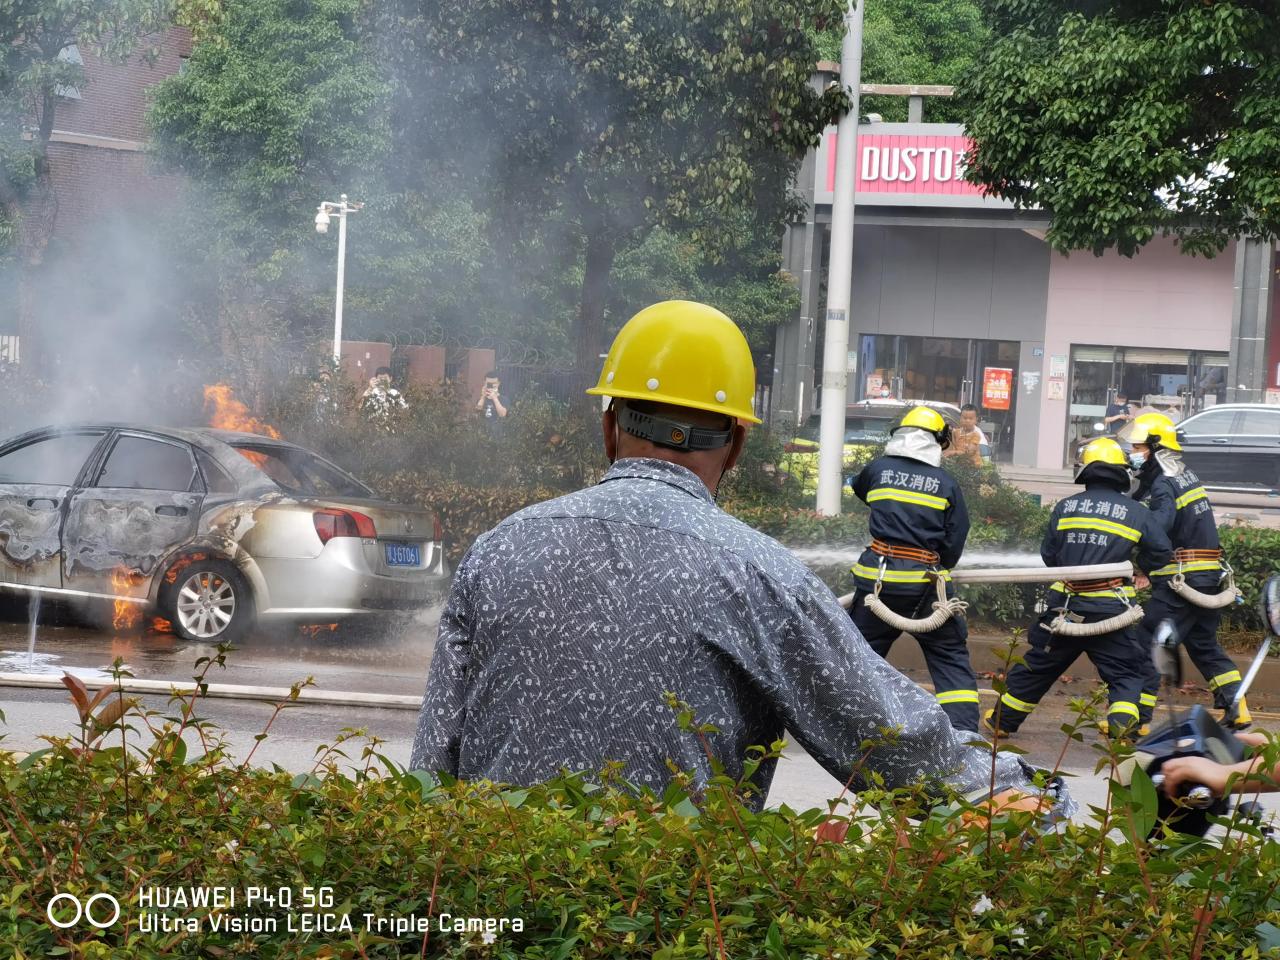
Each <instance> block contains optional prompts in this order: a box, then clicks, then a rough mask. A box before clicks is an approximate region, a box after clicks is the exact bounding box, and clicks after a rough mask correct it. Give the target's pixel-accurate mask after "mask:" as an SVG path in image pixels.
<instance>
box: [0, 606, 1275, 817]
mask: <svg viewBox="0 0 1280 960" xmlns="http://www.w3.org/2000/svg"><path fill="white" fill-rule="evenodd" d="M438 617H439V609H438V608H436V609H434V610H431V611H427V612H424V613H423V614H421V615H419V616H418V617H416V618H414V619H412V620H406V621H404V622H402V623H400V624H398V625H397V626H396V627H395V628H394V629H392V630H391V631H389V632H378V631H374V630H371V629H369V628H367V627H363V626H360V625H358V624H357V625H351V626H343V627H339V628H338V629H336V630H329V629H327V628H319V629H316V628H309V629H308V628H297V627H288V628H280V629H275V630H259V631H257V632H255V634H254V635H253V636H251V637H250V638H249V639H248V640H247V641H246V642H245V643H244V644H243V645H242V646H241V647H240V648H238V649H236V650H233V651H232V652H231V653H230V654H228V657H227V666H226V668H225V669H219V668H216V667H215V668H214V669H213V670H211V671H210V673H209V675H208V677H207V680H208V681H209V682H210V683H214V684H247V685H261V686H270V687H283V688H287V687H288V686H290V685H291V684H293V683H295V682H298V681H300V680H303V679H305V678H306V677H308V676H311V677H314V679H315V682H316V685H317V688H319V689H321V690H331V691H355V692H364V693H393V694H403V695H409V696H419V695H421V693H422V690H423V688H424V686H425V683H426V674H427V668H428V665H429V662H430V656H431V651H432V647H433V641H434V637H435V630H436V623H437V621H438ZM26 644H27V624H26V623H22V622H17V621H12V620H11V621H0V673H14V672H36V673H44V674H47V675H50V676H58V675H60V674H61V672H62V671H63V670H68V671H69V672H72V673H75V674H79V675H82V676H86V677H94V676H97V677H101V676H103V675H104V673H106V674H108V675H109V670H110V664H111V663H112V661H113V660H114V659H116V658H117V657H119V658H121V659H122V660H123V661H124V664H125V665H126V667H127V668H128V670H129V671H130V672H131V673H132V674H133V675H134V676H135V677H137V678H141V679H149V680H162V681H170V682H181V681H189V680H190V679H191V677H192V675H193V673H194V672H195V661H196V659H197V658H199V657H208V656H213V655H215V654H216V650H215V648H214V647H212V646H210V645H208V644H199V643H186V642H183V641H180V640H178V639H177V638H175V637H173V636H172V635H171V634H167V633H160V632H156V631H155V630H153V629H145V630H134V631H119V632H106V633H104V632H100V631H97V630H93V629H90V628H87V627H85V626H82V625H77V624H75V623H73V622H72V623H64V624H62V625H53V626H42V627H41V628H40V630H39V632H38V634H37V640H36V655H35V659H34V664H33V666H32V668H31V669H30V670H28V667H27V650H26ZM897 646H898V647H902V648H903V653H904V654H905V653H907V652H908V650H909V648H910V647H911V646H913V645H909V644H899V645H897ZM892 659H893V660H895V661H897V660H898V649H897V647H895V651H894V656H893V658H892ZM899 665H900V666H901V667H903V668H905V669H907V670H908V672H909V674H912V675H915V674H916V673H917V671H916V670H915V669H913V668H912V667H911V666H910V665H909V663H908V662H906V658H905V656H904V661H903V662H901V663H900V664H899ZM917 679H923V677H922V676H918V677H917ZM1090 690H1091V681H1089V680H1086V679H1083V678H1077V679H1076V680H1075V681H1073V682H1071V683H1069V684H1061V683H1060V684H1058V685H1056V686H1055V687H1054V689H1053V690H1052V691H1051V692H1050V694H1049V695H1048V696H1047V697H1046V698H1045V700H1044V702H1043V704H1042V706H1041V708H1040V709H1039V710H1037V711H1036V713H1034V714H1033V715H1032V716H1031V718H1030V719H1029V720H1028V721H1027V722H1026V724H1025V725H1024V726H1023V729H1022V731H1021V733H1020V735H1019V737H1018V738H1017V740H1016V741H1015V745H1016V746H1017V747H1019V748H1020V749H1021V750H1024V751H1027V760H1028V762H1031V763H1033V764H1035V765H1037V766H1043V767H1058V768H1060V769H1062V770H1064V771H1065V772H1067V773H1069V774H1071V775H1072V779H1071V784H1072V791H1073V793H1074V794H1075V795H1076V797H1077V799H1078V800H1079V801H1080V802H1081V807H1082V809H1085V810H1087V806H1088V805H1089V804H1094V805H1100V804H1102V803H1104V802H1105V797H1106V784H1105V779H1104V778H1103V777H1102V776H1100V775H1098V774H1096V773H1095V772H1094V767H1095V765H1096V763H1097V761H1098V759H1099V757H1100V756H1101V755H1100V753H1099V752H1098V750H1097V749H1096V747H1095V743H1096V741H1095V738H1094V737H1093V735H1092V733H1091V732H1089V733H1087V734H1086V736H1085V738H1084V742H1082V743H1081V742H1075V741H1072V740H1070V739H1069V738H1067V737H1066V736H1065V735H1064V734H1063V733H1062V731H1061V726H1062V724H1063V723H1065V722H1068V721H1069V720H1071V719H1072V716H1071V712H1070V709H1069V701H1070V699H1071V698H1073V697H1087V696H1088V695H1089V693H1090ZM141 700H142V702H143V705H144V706H145V707H146V708H147V709H150V710H155V711H157V712H158V713H160V714H161V715H164V714H167V713H172V709H173V708H172V705H170V704H168V703H167V700H168V698H167V697H166V696H163V695H157V696H150V695H149V696H143V697H141ZM1195 700H1196V696H1195V695H1194V694H1192V695H1189V696H1187V697H1185V698H1184V702H1185V703H1190V702H1194V701H1195ZM983 702H984V705H990V703H991V702H993V698H992V696H991V695H990V694H988V695H986V696H984V698H983ZM0 711H3V712H4V714H5V715H6V717H7V723H6V724H5V725H4V726H0V733H3V734H4V735H5V739H4V741H3V742H4V745H5V746H6V747H7V748H9V749H13V750H22V751H27V750H33V749H38V748H40V747H42V746H44V745H45V744H44V742H43V741H42V740H41V739H40V737H41V736H42V735H45V734H52V735H69V734H71V733H72V732H73V731H74V729H75V720H76V717H75V711H74V709H73V707H72V705H71V703H70V700H69V698H68V696H67V694H66V693H65V691H63V690H61V689H60V688H59V689H49V690H40V689H29V688H22V687H10V686H0ZM200 712H201V714H202V715H203V716H205V717H207V718H208V719H209V720H211V721H213V723H214V724H215V725H216V726H217V727H218V728H219V729H220V730H221V731H222V732H223V733H224V734H225V736H226V738H227V741H228V744H229V746H230V749H231V753H232V754H233V755H234V756H236V757H238V758H244V757H246V756H248V753H249V751H250V750H255V743H256V741H255V739H254V737H255V735H256V734H258V733H261V732H262V731H263V730H264V729H265V728H266V725H267V723H268V722H269V721H271V718H272V714H273V712H274V708H273V706H272V705H271V704H270V703H265V702H258V701H244V700H232V699H225V700H223V699H212V698H210V699H206V700H205V701H204V702H203V704H202V706H201V711H200ZM415 723H416V711H414V710H412V709H386V708H370V707H352V706H333V705H323V704H304V705H296V706H292V707H290V708H289V709H287V710H285V711H284V712H282V713H281V714H280V715H279V716H278V717H276V719H275V720H274V721H273V722H272V723H271V727H270V731H269V735H268V737H267V739H266V740H264V741H263V742H262V743H261V744H258V745H257V746H256V751H255V752H254V754H253V762H254V763H255V764H262V765H267V764H271V763H277V764H279V765H281V766H282V767H284V768H286V769H288V770H292V771H299V772H300V771H304V770H309V769H311V768H312V766H313V764H314V763H315V753H316V748H317V747H318V746H320V745H321V744H332V743H333V742H334V740H335V738H337V737H338V736H339V735H340V734H341V732H342V731H343V730H344V728H365V729H366V730H367V731H368V732H369V733H370V734H373V735H376V736H378V737H380V738H382V739H383V740H385V741H386V743H385V744H383V745H382V746H381V747H379V750H380V751H381V752H382V753H384V754H385V755H386V756H387V757H389V758H390V759H392V760H394V761H395V762H397V763H399V764H404V763H406V762H407V761H408V758H409V750H410V746H411V742H412V737H413V730H414V726H415ZM191 748H192V749H193V750H198V749H199V744H198V743H196V742H192V744H191ZM346 752H347V753H348V755H349V756H351V757H353V758H358V757H359V752H360V751H359V747H352V748H348V749H347V750H346ZM840 789H841V785H840V784H838V783H837V782H836V781H835V780H834V779H833V778H832V777H831V776H830V775H829V774H828V773H826V771H824V770H823V769H822V768H821V767H819V766H818V764H817V763H816V762H815V761H814V760H813V759H812V758H810V757H809V756H808V755H807V754H805V753H804V751H803V750H801V749H800V748H799V747H797V746H795V745H794V744H793V745H792V746H791V747H789V748H788V751H787V754H786V757H785V758H784V761H783V762H782V763H781V764H780V765H779V768H778V773H777V776H776V777H775V779H774V784H773V788H772V790H771V791H770V795H769V802H770V805H772V806H778V805H781V804H783V803H785V804H787V805H788V806H790V807H792V808H795V809H805V808H809V807H813V806H825V804H826V801H827V800H829V799H830V798H832V797H835V796H837V795H838V794H839V793H840ZM1276 796H1277V797H1280V795H1276ZM1264 806H1265V807H1266V808H1267V809H1268V810H1269V811H1271V812H1272V813H1273V814H1274V812H1275V811H1277V810H1278V809H1280V802H1275V801H1270V800H1267V801H1265V802H1264Z"/></svg>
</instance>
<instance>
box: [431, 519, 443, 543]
mask: <svg viewBox="0 0 1280 960" xmlns="http://www.w3.org/2000/svg"><path fill="white" fill-rule="evenodd" d="M431 539H432V540H434V541H435V542H436V543H443V542H444V526H443V524H441V523H440V515H439V514H438V513H436V514H432V515H431Z"/></svg>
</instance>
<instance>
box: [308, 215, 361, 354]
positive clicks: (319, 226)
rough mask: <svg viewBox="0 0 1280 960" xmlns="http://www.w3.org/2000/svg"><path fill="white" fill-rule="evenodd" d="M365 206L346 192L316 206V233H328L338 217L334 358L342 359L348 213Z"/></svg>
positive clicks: (334, 302)
mask: <svg viewBox="0 0 1280 960" xmlns="http://www.w3.org/2000/svg"><path fill="white" fill-rule="evenodd" d="M362 207H364V204H363V203H350V202H348V200H347V195H346V194H345V193H344V194H343V195H342V196H341V197H339V198H338V202H337V203H334V202H333V201H332V200H323V201H321V203H320V206H318V207H317V208H316V233H328V232H329V221H330V220H331V219H332V218H333V217H334V216H337V218H338V292H337V295H336V296H335V297H334V301H333V359H334V360H337V361H340V360H341V359H342V288H343V284H344V280H345V274H346V265H347V214H348V213H355V212H356V211H357V210H359V209H361V208H362Z"/></svg>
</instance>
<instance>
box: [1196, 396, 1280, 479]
mask: <svg viewBox="0 0 1280 960" xmlns="http://www.w3.org/2000/svg"><path fill="white" fill-rule="evenodd" d="M1178 434H1179V437H1180V438H1181V440H1182V458H1183V462H1184V463H1186V465H1187V466H1188V467H1190V468H1191V469H1192V470H1194V471H1195V472H1196V474H1197V475H1198V476H1199V477H1200V479H1201V480H1202V481H1203V482H1204V485H1205V486H1206V487H1210V488H1215V489H1219V490H1243V491H1256V492H1271V493H1280V407H1277V406H1271V405H1269V404H1262V403H1227V404H1219V405H1218V406H1216V407H1210V408H1209V409H1208V410H1202V411H1201V412H1200V413H1197V414H1195V415H1194V416H1190V417H1188V418H1187V419H1186V420H1183V421H1182V422H1181V423H1179V424H1178Z"/></svg>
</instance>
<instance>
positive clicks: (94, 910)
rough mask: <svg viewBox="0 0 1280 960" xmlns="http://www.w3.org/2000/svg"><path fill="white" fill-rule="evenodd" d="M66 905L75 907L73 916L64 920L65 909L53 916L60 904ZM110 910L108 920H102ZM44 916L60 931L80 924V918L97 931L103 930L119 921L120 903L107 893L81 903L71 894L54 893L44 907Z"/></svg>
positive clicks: (97, 894)
mask: <svg viewBox="0 0 1280 960" xmlns="http://www.w3.org/2000/svg"><path fill="white" fill-rule="evenodd" d="M62 903H66V904H69V905H70V906H73V907H75V915H74V916H73V917H72V918H71V919H70V920H68V919H66V913H67V908H63V909H60V910H58V916H55V915H54V909H55V908H57V907H58V906H59V905H60V904H62ZM102 903H105V904H109V906H99V904H102ZM108 910H110V917H111V918H110V919H109V920H108V919H103V918H104V917H106V916H107V911H108ZM44 912H45V916H47V917H48V918H49V922H50V923H52V924H53V925H54V926H55V927H58V928H59V929H61V930H65V929H67V928H68V927H74V926H75V925H76V924H77V923H79V922H80V920H81V918H83V919H85V920H88V921H89V923H90V924H92V925H93V926H95V927H97V928H98V929H99V930H105V929H106V928H107V927H110V926H112V925H113V924H114V923H115V922H116V921H117V920H119V919H120V901H119V900H117V899H116V898H115V897H113V896H112V895H111V894H109V893H95V894H94V895H93V896H92V897H90V898H89V899H88V900H86V901H84V902H83V903H81V902H80V898H79V897H77V896H76V895H75V894H71V893H55V894H54V895H53V896H52V897H51V898H50V899H49V903H48V905H47V906H46V907H45V911H44Z"/></svg>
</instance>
